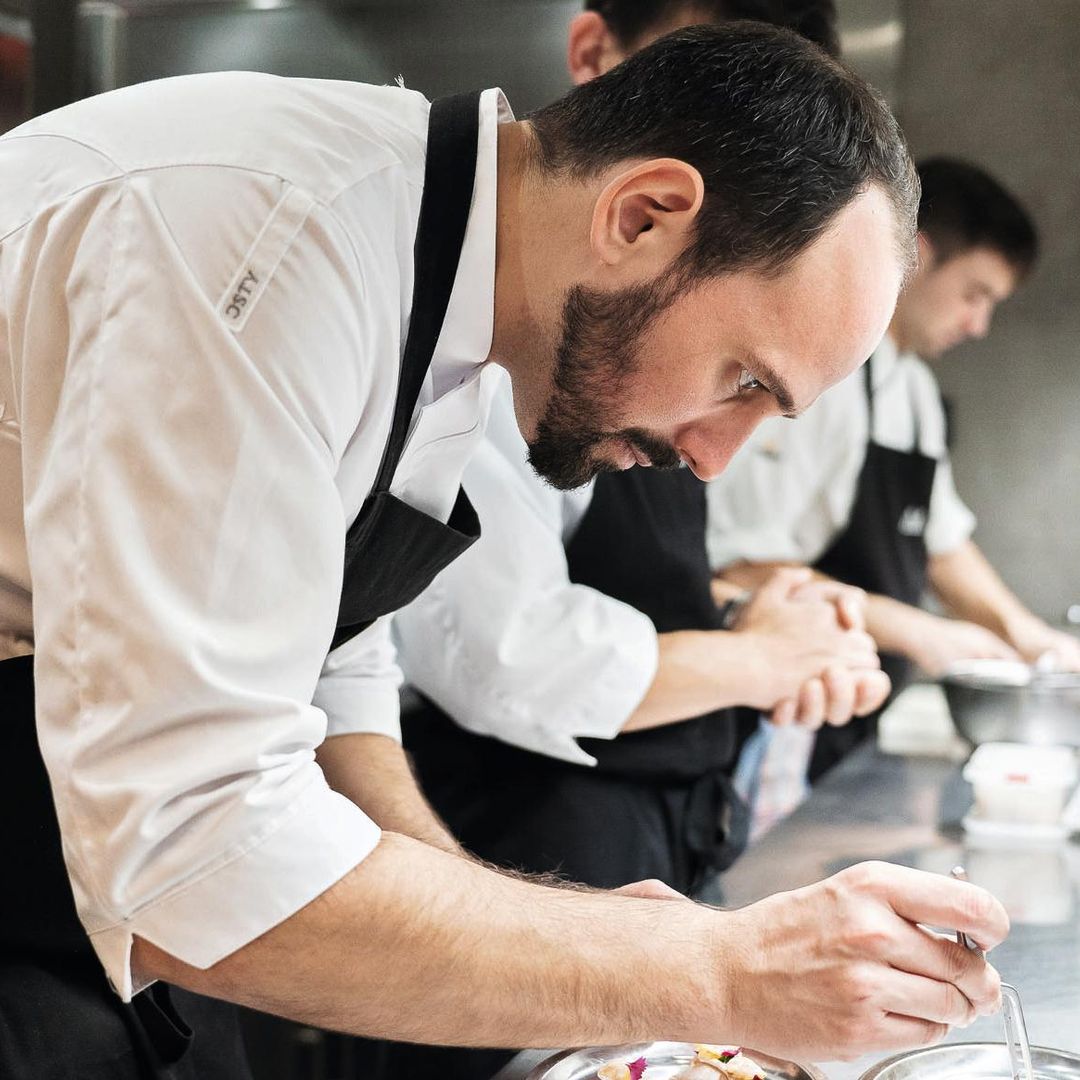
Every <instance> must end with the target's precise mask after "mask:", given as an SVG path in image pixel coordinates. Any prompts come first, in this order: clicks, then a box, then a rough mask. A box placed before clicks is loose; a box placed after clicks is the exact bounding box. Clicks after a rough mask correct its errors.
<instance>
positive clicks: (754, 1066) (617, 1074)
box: [596, 1044, 765, 1080]
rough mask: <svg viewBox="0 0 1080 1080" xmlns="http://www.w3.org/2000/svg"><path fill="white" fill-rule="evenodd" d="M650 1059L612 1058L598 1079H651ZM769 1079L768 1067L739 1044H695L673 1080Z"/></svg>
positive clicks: (604, 1065) (597, 1075)
mask: <svg viewBox="0 0 1080 1080" xmlns="http://www.w3.org/2000/svg"><path fill="white" fill-rule="evenodd" d="M648 1070H649V1061H648V1058H646V1057H638V1058H635V1059H634V1060H633V1061H608V1062H605V1063H604V1064H603V1065H601V1066H600V1068H599V1069H597V1071H596V1077H597V1080H649V1075H648ZM717 1077H726V1078H727V1080H765V1070H764V1069H763V1068H762V1067H761V1066H760V1065H759V1064H758V1063H757V1062H756V1061H754V1059H753V1058H751V1057H749V1056H748V1055H746V1054H744V1053H743V1052H742V1047H739V1046H708V1045H705V1044H699V1045H698V1046H695V1047H694V1056H693V1058H692V1059H691V1060H690V1061H689V1062H688V1063H687V1064H686V1066H685V1067H684V1068H682V1069H680V1070H679V1072H677V1073H676V1074H675V1075H674V1076H672V1077H671V1080H717Z"/></svg>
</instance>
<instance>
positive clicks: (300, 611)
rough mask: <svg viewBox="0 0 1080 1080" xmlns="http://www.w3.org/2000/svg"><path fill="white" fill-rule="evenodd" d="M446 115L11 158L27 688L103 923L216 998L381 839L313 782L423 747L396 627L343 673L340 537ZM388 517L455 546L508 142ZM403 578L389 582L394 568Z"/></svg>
mask: <svg viewBox="0 0 1080 1080" xmlns="http://www.w3.org/2000/svg"><path fill="white" fill-rule="evenodd" d="M427 115H428V104H427V102H426V101H425V100H424V99H423V97H421V96H420V95H419V94H415V93H412V92H409V91H406V90H404V89H400V88H397V87H370V86H364V85H361V84H355V83H335V82H322V81H314V80H288V79H278V78H274V77H271V76H266V75H256V74H247V73H228V74H218V75H205V76H194V77H188V78H182V79H168V80H162V81H160V82H157V83H150V84H143V85H141V86H137V87H133V88H130V89H126V90H122V91H118V92H115V93H113V94H108V95H104V96H102V97H99V98H94V99H90V100H88V101H85V102H81V103H78V104H76V105H74V106H71V107H69V108H66V109H63V110H60V111H58V112H56V113H52V114H49V115H47V116H44V117H42V118H39V119H37V120H34V121H32V122H30V123H29V124H26V125H23V126H22V127H20V128H18V129H16V130H15V131H13V132H10V133H9V134H8V135H7V136H5V137H4V138H3V139H0V193H2V198H0V290H2V292H0V319H2V328H3V332H2V334H0V360H2V362H0V409H2V412H0V658H3V657H4V656H10V655H16V654H18V653H20V652H25V651H28V650H30V649H33V651H34V653H35V683H36V692H37V698H38V705H37V712H38V727H39V739H40V742H41V747H42V752H43V755H44V757H45V759H46V763H47V765H48V768H49V772H50V777H51V781H52V785H53V793H54V797H55V801H56V806H57V812H58V816H59V819H60V825H61V832H62V835H63V841H64V851H65V859H66V861H67V865H68V869H69V872H70V875H71V879H72V884H73V888H74V891H75V896H76V903H77V906H78V909H79V913H80V917H81V918H82V920H83V923H84V925H85V926H86V928H87V930H88V931H89V933H90V938H91V941H92V943H93V945H94V947H95V949H96V950H97V952H98V955H99V956H100V958H101V960H102V962H103V964H104V966H105V968H106V971H107V972H108V974H109V976H110V978H111V979H112V981H113V983H114V985H116V986H117V988H118V989H119V990H120V992H121V993H122V994H123V995H124V996H125V997H126V996H129V995H130V994H131V993H132V991H133V990H136V989H138V986H137V985H134V984H133V981H132V976H131V971H130V960H129V958H130V948H131V941H132V937H133V935H136V934H137V935H139V936H140V937H143V938H145V939H146V940H148V941H151V942H153V943H154V944H156V945H158V946H159V947H161V948H163V949H165V950H166V951H168V952H170V953H172V954H173V955H175V956H177V957H179V958H180V959H181V960H184V961H186V962H188V963H190V964H193V965H196V966H199V967H206V966H209V965H211V964H213V963H214V962H216V961H217V960H219V959H220V958H222V957H223V956H226V955H228V954H229V953H230V952H232V951H234V950H235V949H237V948H239V947H240V946H242V945H244V944H246V943H247V942H249V941H251V940H253V939H254V938H255V937H257V936H258V935H260V934H262V933H264V932H265V931H266V930H268V929H269V928H271V927H272V926H274V925H275V924H277V923H278V922H280V921H281V920H283V919H285V918H287V917H288V916H289V915H291V914H292V913H293V912H295V911H296V910H298V909H299V908H300V907H302V906H303V905H304V904H306V903H308V902H309V901H310V900H312V899H313V898H314V897H316V896H317V895H319V894H320V893H322V892H323V891H325V890H326V889H327V888H328V887H329V886H330V885H332V884H333V883H334V882H335V881H337V880H338V879H339V878H340V877H342V876H343V875H344V874H345V873H346V872H347V871H348V870H350V869H351V868H352V867H353V866H355V865H356V864H357V863H358V862H359V861H360V860H362V859H363V858H364V857H365V856H366V855H367V854H368V853H369V852H370V851H371V850H372V848H373V847H374V845H375V844H376V843H377V841H378V837H379V830H378V828H377V827H376V825H375V824H374V823H373V822H372V821H371V820H370V819H369V818H367V817H366V816H365V815H364V814H363V813H362V812H361V811H360V810H359V809H358V808H357V807H356V806H355V805H354V804H352V803H351V802H349V801H348V800H347V799H345V798H344V797H342V796H340V795H337V794H336V793H334V792H332V791H331V790H330V789H329V788H328V786H327V784H326V782H325V780H324V778H323V776H322V773H321V771H320V770H319V769H318V767H317V766H316V764H315V762H314V750H315V748H316V747H317V746H318V745H319V744H320V743H321V742H322V741H323V739H324V737H325V736H326V735H327V734H331V735H333V734H342V733H348V732H377V733H382V734H387V735H391V736H396V735H398V733H399V727H398V714H397V710H398V687H399V685H400V682H401V676H400V671H399V669H398V667H397V664H396V661H395V658H394V650H393V646H392V644H391V641H390V634H389V617H387V618H383V619H380V620H378V621H377V622H376V623H375V624H374V625H373V626H372V627H370V628H369V629H368V630H366V631H365V632H363V633H362V634H360V635H358V636H357V637H355V638H353V639H352V640H351V641H349V642H347V643H346V644H344V645H342V646H341V647H340V648H338V649H336V650H334V651H333V652H330V653H329V655H328V649H329V645H330V639H331V636H332V634H333V631H334V626H335V621H336V615H337V608H338V600H339V597H340V591H341V578H342V566H343V549H344V537H345V531H346V528H347V527H348V524H349V523H350V522H351V521H352V520H353V519H354V518H355V517H356V514H357V512H358V511H359V509H360V506H361V505H362V503H363V501H364V499H365V497H366V495H367V494H368V491H369V490H370V488H371V485H372V482H373V479H374V476H375V473H376V470H377V467H378V463H379V460H380V458H381V455H382V451H383V447H384V445H385V442H386V438H387V435H388V432H389V427H390V419H391V412H392V409H393V403H394V397H395V393H396V386H397V375H398V367H399V363H400V357H401V349H402V345H403V342H404V338H405V333H406V331H407V328H408V318H409V312H410V308H411V303H412V288H413V239H414V234H415V230H416V221H417V216H418V213H419V206H420V197H421V194H422V189H423V179H424V158H425V144H426V133H427ZM507 118H509V111H508V108H507V106H506V104H505V101H504V100H503V99H502V97H501V95H500V94H499V92H498V91H486V92H485V94H484V95H483V97H482V99H481V125H480V138H479V152H478V162H477V179H476V184H475V189H474V194H473V203H472V207H471V214H470V220H469V225H468V230H467V234H466V238H465V242H464V246H463V250H462V254H461V261H460V265H459V270H458V274H457V277H456V279H455V284H454V289H453V293H452V296H451V300H450V306H449V309H448V312H447V316H446V320H445V323H444V326H443V331H442V334H441V337H440V339H439V344H438V347H437V350H436V353H435V357H434V359H433V361H432V365H431V369H430V371H429V374H428V378H427V381H426V383H425V387H424V389H423V391H422V393H421V397H420V407H419V409H418V412H417V414H416V416H415V418H414V421H413V426H412V428H411V431H410V435H409V439H408V442H407V444H406V448H405V451H404V454H403V457H402V459H401V462H400V464H399V467H398V469H397V472H396V474H395V477H394V481H393V484H392V487H391V490H392V491H393V493H394V494H395V495H397V496H398V497H400V498H402V499H403V500H404V501H406V502H408V503H411V504H412V505H413V506H415V507H417V508H418V509H420V510H423V511H425V512H427V513H429V514H431V515H433V516H435V517H437V518H439V519H440V520H442V521H445V520H446V519H447V517H448V516H449V513H450V510H451V508H452V506H453V503H454V500H455V497H456V494H457V488H458V483H459V479H460V476H461V472H462V470H463V468H464V464H465V461H466V460H467V458H468V456H469V454H470V453H471V452H472V450H473V449H474V447H475V444H476V442H477V441H478V440H479V438H480V435H481V432H482V428H483V420H484V416H485V414H486V411H487V407H488V404H489V401H490V397H491V393H492V391H493V388H494V385H495V384H496V383H497V381H498V369H496V368H494V367H492V366H491V365H488V364H485V363H484V361H485V359H486V357H487V355H488V352H489V351H490V346H491V338H492V327H493V302H494V260H495V197H496V187H497V185H496V180H497V176H496V173H497V151H496V144H497V133H496V127H497V124H498V122H499V121H500V120H503V119H507ZM370 572H371V573H372V574H375V575H377V574H378V573H379V568H378V567H377V566H373V567H371V568H370Z"/></svg>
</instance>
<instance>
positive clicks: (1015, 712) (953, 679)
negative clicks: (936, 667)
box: [942, 660, 1080, 747]
mask: <svg viewBox="0 0 1080 1080" xmlns="http://www.w3.org/2000/svg"><path fill="white" fill-rule="evenodd" d="M942 685H943V686H944V689H945V700H946V701H947V702H948V703H949V713H950V714H951V715H952V720H953V724H955V725H956V730H957V731H958V732H959V733H960V734H961V735H962V736H963V737H964V738H965V739H967V740H968V742H970V743H973V744H974V745H975V746H978V745H979V744H980V743H984V742H1018V743H1029V744H1031V745H1033V746H1077V747H1080V675H1077V674H1071V673H1064V672H1043V671H1036V670H1035V669H1034V668H1031V667H1029V666H1028V665H1027V664H1021V663H1010V662H1009V661H1002V660H967V661H964V662H963V663H962V664H955V665H954V666H953V667H951V668H950V669H949V671H948V672H947V673H946V675H945V676H944V678H943V679H942Z"/></svg>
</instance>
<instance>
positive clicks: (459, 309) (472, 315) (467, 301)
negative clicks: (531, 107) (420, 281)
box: [431, 89, 514, 396]
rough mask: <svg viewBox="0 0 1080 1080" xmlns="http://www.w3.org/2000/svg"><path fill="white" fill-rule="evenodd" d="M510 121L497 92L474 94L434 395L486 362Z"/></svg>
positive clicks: (433, 369)
mask: <svg viewBox="0 0 1080 1080" xmlns="http://www.w3.org/2000/svg"><path fill="white" fill-rule="evenodd" d="M513 119H514V114H513V112H512V111H511V109H510V105H509V103H508V102H507V100H506V97H505V95H504V94H503V92H502V91H501V90H499V89H491V90H485V91H484V92H483V93H482V94H481V95H480V134H479V138H478V141H477V155H476V180H475V182H474V184H473V197H472V205H471V206H470V208H469V222H468V225H467V226H466V228H465V240H464V242H463V243H462V246H461V258H460V260H459V262H458V269H457V275H456V277H455V278H454V287H453V290H452V291H451V293H450V303H449V306H448V307H447V309H446V317H445V319H444V320H443V326H442V331H441V332H440V334H439V343H438V345H437V347H436V349H435V356H434V357H433V359H432V364H431V373H432V379H433V384H434V385H433V389H434V391H435V394H436V395H437V396H438V395H441V394H444V393H446V392H447V391H448V390H450V389H452V388H453V387H455V386H457V385H458V384H459V383H461V382H463V381H464V380H465V379H466V378H468V377H469V375H470V374H472V373H473V372H474V371H475V369H476V367H477V366H478V365H479V364H481V363H482V362H483V361H484V360H486V359H487V355H488V353H489V352H490V351H491V339H492V336H493V334H494V331H495V212H496V194H497V191H498V176H499V160H498V159H499V155H498V148H499V140H498V128H499V124H505V123H508V122H509V121H512V120H513Z"/></svg>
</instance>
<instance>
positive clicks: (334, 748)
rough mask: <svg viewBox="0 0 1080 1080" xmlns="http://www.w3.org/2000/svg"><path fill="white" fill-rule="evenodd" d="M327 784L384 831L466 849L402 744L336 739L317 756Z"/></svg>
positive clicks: (363, 737)
mask: <svg viewBox="0 0 1080 1080" xmlns="http://www.w3.org/2000/svg"><path fill="white" fill-rule="evenodd" d="M316 759H317V760H318V762H319V765H320V766H321V767H322V770H323V773H324V774H325V776H326V780H327V783H328V784H329V785H330V786H331V787H332V788H333V789H334V790H335V791H339V792H340V793H341V794H342V795H344V796H345V797H346V798H348V799H351V800H352V801H353V802H354V803H356V805H357V806H359V807H360V809H361V810H363V811H364V813H365V814H367V816H368V817H370V818H371V819H372V820H373V821H374V822H375V823H376V824H377V825H378V826H379V827H380V828H382V829H383V830H385V831H387V832H395V833H402V834H404V835H405V836H411V837H413V838H414V839H416V840H421V841H423V842H424V843H425V844H430V845H432V846H433V847H437V848H440V849H441V850H443V851H448V852H451V853H453V854H461V848H460V847H459V845H458V843H457V841H456V840H455V839H454V837H453V836H452V835H451V834H450V831H449V830H448V829H447V827H446V826H445V825H444V824H443V822H442V821H441V820H440V819H439V817H438V815H437V814H436V813H435V811H434V810H433V809H432V808H431V806H430V805H429V804H428V801H427V800H426V799H425V798H424V795H423V793H422V792H421V790H420V788H419V786H418V785H417V782H416V778H415V777H414V776H413V772H412V769H411V767H410V765H409V759H408V756H407V755H406V753H405V751H404V750H403V749H402V747H401V744H400V743H398V742H396V741H395V740H394V739H391V738H389V737H388V736H386V735H365V734H350V735H333V736H331V737H330V738H328V739H327V740H326V741H325V742H324V743H323V744H322V746H320V747H319V749H318V751H317V752H316Z"/></svg>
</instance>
